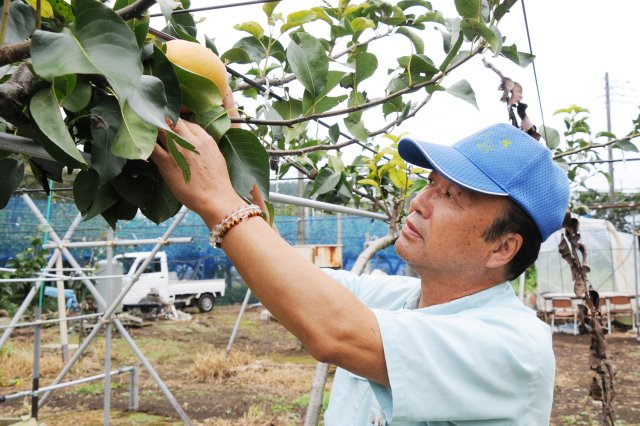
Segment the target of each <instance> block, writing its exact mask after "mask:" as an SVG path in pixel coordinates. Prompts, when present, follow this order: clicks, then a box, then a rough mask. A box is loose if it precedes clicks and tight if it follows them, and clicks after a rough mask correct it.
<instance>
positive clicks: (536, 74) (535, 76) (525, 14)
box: [522, 0, 547, 139]
mask: <svg viewBox="0 0 640 426" xmlns="http://www.w3.org/2000/svg"><path fill="white" fill-rule="evenodd" d="M522 15H523V16H524V26H525V28H526V30H527V41H528V42H529V53H530V54H531V55H533V48H532V47H531V34H530V33H529V21H528V19H527V10H526V9H525V7H524V0H522ZM531 65H532V66H533V78H534V80H535V82H536V92H537V93H538V106H539V108H540V118H541V119H542V126H543V127H542V130H543V133H544V138H545V139H547V131H546V129H547V125H546V124H545V121H544V111H543V110H542V97H541V96H540V86H539V85H538V73H537V72H536V61H532V62H531Z"/></svg>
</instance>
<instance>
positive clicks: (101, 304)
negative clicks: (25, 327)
mask: <svg viewBox="0 0 640 426" xmlns="http://www.w3.org/2000/svg"><path fill="white" fill-rule="evenodd" d="M22 199H23V201H24V202H25V203H26V204H27V206H28V207H29V208H30V209H31V211H32V212H33V214H34V215H35V216H36V217H37V218H38V220H39V221H40V223H41V225H42V226H43V227H44V228H45V232H47V233H48V235H49V238H50V239H51V241H52V242H53V243H51V244H48V245H47V247H49V248H53V249H54V253H53V255H52V256H51V258H50V259H49V261H48V264H47V267H46V268H45V270H49V269H51V268H52V267H53V265H54V264H55V263H56V262H57V261H58V259H60V257H61V256H64V258H65V259H66V261H67V262H68V263H69V264H70V265H71V266H72V267H73V269H74V270H75V271H76V272H77V273H78V274H79V275H80V279H81V281H82V282H83V283H84V285H85V287H86V288H87V290H89V292H90V293H91V295H92V296H93V298H94V300H95V301H96V303H97V305H98V310H99V311H100V312H102V314H100V319H99V320H98V322H97V323H96V325H95V326H94V327H93V329H92V331H91V333H90V334H89V335H88V336H87V337H86V339H85V340H84V341H83V342H82V344H81V345H80V347H78V349H77V350H76V351H75V353H74V354H73V356H72V357H71V359H69V361H68V362H67V364H66V365H65V366H64V367H63V368H62V371H61V372H60V373H59V375H58V376H57V377H56V379H55V380H54V381H53V383H52V384H51V385H50V386H48V387H47V390H46V391H44V392H43V393H44V395H43V396H42V398H40V399H39V400H38V395H39V394H40V393H41V392H39V391H38V390H37V387H38V382H37V374H38V373H37V371H38V357H39V330H40V325H41V323H42V322H41V321H36V324H35V325H34V326H35V328H36V335H37V336H36V338H35V339H34V346H35V347H34V387H35V388H36V389H34V390H32V391H30V393H29V394H30V395H32V401H33V402H34V405H35V406H34V407H32V415H33V414H36V415H37V409H38V408H40V407H42V406H43V405H44V404H45V402H46V401H47V399H48V398H49V397H50V395H51V393H52V392H53V391H54V390H55V389H58V388H60V387H62V386H59V385H60V384H61V382H62V380H63V379H64V377H65V376H66V375H67V373H68V372H69V371H70V370H71V368H72V367H73V365H74V364H75V363H76V361H77V360H78V359H80V357H81V356H82V354H83V353H84V351H85V350H86V349H87V348H88V347H89V345H90V344H91V343H92V342H93V341H94V339H95V337H96V336H97V335H98V333H99V332H100V330H101V329H102V327H103V326H104V327H105V365H104V371H105V372H104V375H103V376H102V377H103V380H104V415H103V423H104V424H105V425H108V424H109V411H110V398H111V375H112V374H111V332H112V326H113V325H115V327H116V328H117V330H118V332H119V333H120V335H121V336H122V337H123V338H124V340H125V341H126V342H127V344H128V345H129V347H130V348H131V349H132V351H133V352H134V354H135V355H136V357H137V358H138V360H139V361H140V363H141V364H142V365H143V366H144V368H145V369H146V370H147V372H148V373H149V375H150V376H151V377H152V378H153V380H154V381H155V382H156V384H157V385H158V387H159V388H160V390H161V391H162V393H163V394H164V395H165V397H166V398H167V400H168V401H169V403H170V404H171V406H172V407H173V408H174V410H175V411H176V412H177V413H178V415H179V416H180V418H181V419H182V421H183V422H184V423H185V424H187V425H192V422H191V419H190V418H189V416H187V414H186V413H185V411H184V410H183V409H182V407H181V406H180V404H179V403H178V401H177V400H176V398H175V397H174V396H173V394H172V393H171V391H170V390H169V388H168V387H167V386H166V385H165V383H164V382H163V381H162V379H161V378H160V376H159V375H158V373H157V372H156V371H155V369H154V368H153V366H152V365H151V363H150V362H149V361H148V360H147V358H146V357H145V356H144V354H143V353H142V351H141V350H140V348H138V346H137V345H136V343H135V341H134V339H133V338H132V337H131V335H129V332H128V331H127V329H126V328H125V327H124V325H123V324H122V322H121V321H120V320H119V319H118V318H117V317H115V315H114V314H115V311H116V310H117V308H118V306H119V305H120V303H121V302H122V300H123V299H124V297H125V295H126V294H127V292H128V291H129V290H130V289H131V287H132V286H133V285H134V284H135V282H136V281H137V280H138V278H139V277H140V276H141V275H142V273H143V272H144V270H145V269H146V267H147V266H148V265H149V263H151V261H152V260H153V258H154V257H155V255H156V253H158V251H159V250H160V249H161V248H162V246H164V245H165V244H167V243H168V242H169V241H170V239H169V237H170V236H171V234H172V233H173V231H174V230H175V229H176V228H177V227H178V225H179V224H180V223H181V222H182V220H183V219H184V216H185V215H186V213H187V211H188V210H187V209H186V208H185V207H183V208H182V209H180V211H179V212H178V214H177V215H176V217H175V219H174V221H173V222H172V223H171V225H170V226H169V228H168V229H167V230H166V231H165V233H164V234H163V236H162V237H160V238H159V239H157V240H151V241H149V240H145V243H146V244H150V243H153V244H154V247H153V249H152V250H151V251H150V252H149V255H148V257H147V258H146V259H145V260H144V261H143V262H142V264H141V265H140V266H139V267H138V269H137V270H136V271H135V272H134V274H133V276H132V277H131V280H130V281H129V282H128V283H127V285H126V287H125V288H123V289H122V291H121V292H120V293H119V294H118V296H117V297H116V298H115V299H114V300H113V302H112V303H111V305H109V306H107V304H106V302H105V300H104V299H103V297H102V295H101V294H100V293H99V292H98V290H97V289H96V287H95V286H94V284H93V283H92V282H91V279H90V277H89V276H88V275H87V274H86V273H85V271H84V268H82V267H81V266H80V264H79V263H78V262H77V260H76V259H75V258H74V257H73V255H72V254H71V253H70V252H69V249H68V248H67V247H69V246H72V245H73V244H72V243H69V239H70V238H71V236H72V235H73V233H74V232H75V229H76V228H77V226H78V224H79V223H80V221H81V220H82V217H81V215H78V216H77V217H76V218H75V219H74V221H73V222H72V223H71V226H70V227H69V229H68V230H67V232H66V234H65V235H64V237H63V238H62V239H61V238H60V237H59V236H58V234H57V233H56V232H55V231H54V229H53V227H52V226H51V225H50V224H49V223H48V221H47V220H46V219H45V217H44V216H43V215H42V213H41V212H40V210H39V209H38V207H37V206H36V205H35V203H34V202H33V200H31V198H30V197H29V195H27V194H23V195H22ZM105 245H106V246H107V248H108V251H109V252H110V251H111V248H112V246H114V245H116V244H105ZM111 257H112V254H111ZM42 282H43V281H42V280H39V281H36V284H35V285H34V286H33V287H32V288H31V290H30V292H29V294H28V295H27V297H25V299H24V300H23V303H22V304H21V306H20V308H18V310H17V311H16V314H15V315H14V317H13V318H12V319H11V322H10V324H9V325H8V326H7V328H6V329H5V330H4V333H3V335H2V337H1V338H0V348H2V346H3V345H4V343H5V342H6V341H7V339H8V338H9V335H10V334H11V331H12V330H13V329H14V328H16V327H17V326H20V325H22V324H19V319H20V318H21V317H22V315H23V314H24V312H25V311H26V309H27V307H28V306H29V304H30V303H31V301H32V300H33V297H34V296H35V295H36V293H37V291H38V290H39V289H40V286H41V285H42ZM34 417H35V416H34Z"/></svg>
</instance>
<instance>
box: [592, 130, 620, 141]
mask: <svg viewBox="0 0 640 426" xmlns="http://www.w3.org/2000/svg"><path fill="white" fill-rule="evenodd" d="M602 137H605V138H607V139H611V140H613V139H616V138H617V136H616V135H615V134H614V133H611V132H607V131H603V132H598V133H596V138H602Z"/></svg>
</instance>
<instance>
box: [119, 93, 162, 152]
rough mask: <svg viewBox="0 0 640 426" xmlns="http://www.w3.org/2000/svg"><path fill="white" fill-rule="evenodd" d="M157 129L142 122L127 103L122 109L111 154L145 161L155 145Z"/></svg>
mask: <svg viewBox="0 0 640 426" xmlns="http://www.w3.org/2000/svg"><path fill="white" fill-rule="evenodd" d="M157 136H158V129H157V128H156V127H155V126H153V125H151V124H148V123H147V122H145V121H144V120H142V119H141V118H140V117H138V115H137V114H136V113H135V112H133V110H132V109H131V107H130V106H129V104H128V103H126V104H125V105H124V108H123V109H122V124H121V125H120V129H118V133H117V134H116V137H115V139H114V140H113V142H112V144H111V152H112V153H113V154H114V155H117V156H119V157H122V158H127V159H130V160H146V159H147V158H149V155H151V152H153V147H154V146H155V145H156V138H157Z"/></svg>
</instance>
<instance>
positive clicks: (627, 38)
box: [152, 0, 640, 191]
mask: <svg viewBox="0 0 640 426" xmlns="http://www.w3.org/2000/svg"><path fill="white" fill-rule="evenodd" d="M234 1H235V0H225V1H224V2H221V3H225V4H229V3H234ZM302 3H303V1H301V0H284V1H283V2H282V3H281V4H280V5H278V8H277V9H276V11H280V12H282V13H284V14H285V15H286V14H287V13H288V12H290V11H293V10H298V9H301V8H302V7H303V6H302ZM304 3H305V5H308V6H307V7H312V6H315V5H317V3H319V2H318V1H312V0H304ZM432 3H433V5H434V8H436V9H440V10H443V12H445V16H452V14H453V13H455V9H454V7H453V1H450V0H434V1H432ZM206 4H209V2H207V3H205V2H204V1H202V0H195V1H192V7H202V6H204V5H206ZM524 6H525V9H526V16H527V23H528V27H529V36H530V42H531V49H532V52H533V54H535V55H536V61H535V70H536V74H537V81H538V88H539V91H538V89H537V88H536V82H535V78H534V70H533V67H532V66H531V65H530V66H528V67H526V68H521V67H519V66H518V65H515V64H513V63H512V62H510V61H508V60H506V59H504V58H500V57H497V58H494V57H492V55H490V54H488V55H486V56H485V57H486V58H487V60H489V61H490V62H491V63H493V64H494V65H495V66H496V67H497V68H498V69H500V71H501V72H502V73H503V74H504V75H506V76H508V77H510V78H512V79H513V80H514V81H517V82H519V83H520V84H522V86H523V88H524V100H523V102H525V103H527V104H528V105H529V108H528V110H527V112H528V115H529V117H530V118H531V119H532V121H533V122H534V124H536V125H541V124H543V122H544V124H545V125H547V126H550V127H553V128H555V129H557V130H559V131H560V132H562V130H563V128H564V124H563V121H562V118H561V117H560V116H554V112H555V111H557V110H558V109H561V108H566V107H569V106H570V105H573V104H575V105H578V106H581V107H584V108H587V109H588V110H589V111H590V116H591V118H590V120H589V122H590V125H591V128H592V129H593V130H594V132H597V131H601V130H606V129H607V120H606V106H605V73H608V74H609V80H610V95H611V96H610V97H611V131H612V132H613V133H615V134H616V135H617V136H619V137H621V136H623V135H625V134H627V133H628V132H629V131H631V129H632V125H631V120H632V119H634V118H636V117H637V116H638V114H639V111H640V109H639V108H638V105H640V73H638V70H640V55H638V53H637V42H638V40H640V25H638V22H637V17H638V16H640V2H638V1H637V0H612V1H610V2H606V3H603V2H602V1H595V0H534V1H531V0H529V1H525V3H524ZM195 16H196V18H204V21H203V22H202V23H201V24H199V27H198V28H199V31H200V32H201V33H203V34H207V36H209V37H211V38H215V42H216V45H217V46H218V49H219V50H220V52H224V51H225V50H227V49H229V48H230V47H231V45H232V44H233V42H234V41H236V40H238V39H239V38H241V37H244V36H245V35H246V33H242V32H239V31H237V30H235V29H233V25H234V24H236V23H239V22H244V21H250V20H254V21H257V22H260V23H261V24H263V25H265V24H266V22H265V18H264V14H263V12H262V5H260V4H255V5H248V6H239V7H234V8H229V9H218V10H214V11H209V12H198V13H196V14H195ZM158 19H160V18H156V19H155V20H154V21H152V26H154V27H155V28H158V29H160V28H162V26H163V22H162V21H159V20H158ZM499 28H500V30H501V32H502V34H503V35H505V36H507V42H506V44H507V45H508V44H511V43H514V42H515V43H516V45H517V46H518V50H520V51H525V52H528V51H529V40H528V38H527V30H526V26H525V20H524V14H523V5H522V2H518V3H517V4H516V5H515V6H514V7H513V8H512V10H511V12H510V13H509V14H508V15H506V16H505V17H504V18H503V20H502V22H501V23H500V26H499ZM311 32H313V31H312V30H311ZM363 38H366V37H363ZM394 40H395V41H389V42H385V41H382V42H379V43H378V42H377V47H376V49H377V51H376V52H378V60H379V62H380V67H379V69H381V70H383V69H385V68H384V64H385V61H392V62H386V63H388V64H389V67H390V66H394V65H395V63H393V61H395V58H396V56H398V55H399V54H398V53H396V52H397V51H398V49H404V51H406V52H409V51H410V45H409V43H408V41H406V45H402V42H399V41H398V39H397V38H396V39H394ZM398 43H401V44H400V45H398ZM429 43H441V39H440V38H439V36H437V34H436V33H435V32H434V35H433V38H429V37H427V38H426V39H425V44H426V45H427V46H428V45H429ZM426 50H427V51H428V50H429V49H426ZM385 51H393V52H394V54H393V55H385V54H384V52H385ZM432 59H434V61H435V62H436V63H437V62H438V58H435V57H434V58H432ZM461 79H466V80H467V81H469V83H470V84H471V85H472V87H473V88H474V90H475V94H476V98H477V103H478V107H479V109H476V108H475V107H473V106H471V105H470V104H468V103H466V102H465V101H462V100H460V99H458V98H455V97H452V96H450V95H448V94H445V93H439V94H438V96H435V97H434V99H433V100H432V101H431V102H430V103H429V104H428V105H427V106H426V107H425V108H423V110H422V111H421V112H420V113H419V115H418V116H417V118H415V119H413V120H408V121H407V122H406V123H404V124H403V125H402V126H401V127H400V128H398V129H396V132H395V133H396V134H399V133H402V132H406V133H408V134H410V135H411V136H412V137H415V138H417V139H422V140H427V141H430V142H437V143H442V144H452V143H455V142H456V141H457V140H459V139H461V138H463V137H465V136H467V135H469V134H471V133H473V132H475V131H477V130H479V129H481V128H483V127H486V126H488V125H491V124H493V123H496V122H505V121H507V112H506V107H505V104H504V103H501V102H500V100H499V97H500V93H499V92H498V90H497V89H498V85H499V83H500V79H499V77H498V76H497V75H496V74H495V73H494V72H493V71H491V70H489V69H488V68H486V67H485V66H484V65H483V64H482V62H481V60H480V58H477V60H474V61H473V62H472V63H469V64H465V66H464V67H461V68H460V69H459V70H456V71H454V72H452V73H451V75H450V76H449V77H448V79H447V80H446V81H445V86H447V85H451V84H453V83H455V82H457V81H459V80H461ZM368 84H369V85H370V86H369V87H368V91H369V93H370V95H371V96H372V97H379V96H382V95H383V93H382V90H381V87H380V85H379V84H378V85H377V86H376V80H375V77H374V78H372V79H371V80H370V81H368ZM540 105H541V106H542V108H540ZM543 117H544V121H543ZM625 155H626V157H627V158H634V157H640V154H635V153H626V154H625ZM602 156H603V158H606V154H604V153H603V155H602ZM616 157H621V156H620V155H617V156H616ZM600 167H602V168H603V169H605V170H606V168H607V166H606V165H602V166H600ZM636 170H638V171H636ZM639 171H640V162H627V163H616V164H615V169H614V185H615V188H616V190H622V191H637V190H639V189H640V172H639ZM589 185H590V186H593V187H596V188H598V189H601V190H606V189H607V188H608V184H607V182H606V181H605V180H604V179H603V178H598V177H596V178H592V179H590V180H589Z"/></svg>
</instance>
